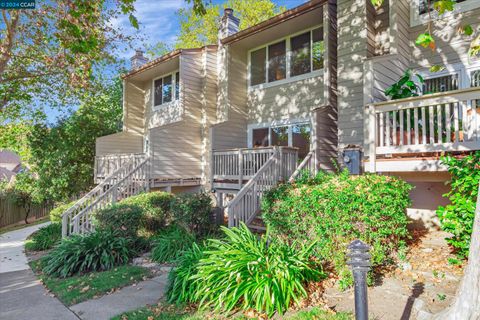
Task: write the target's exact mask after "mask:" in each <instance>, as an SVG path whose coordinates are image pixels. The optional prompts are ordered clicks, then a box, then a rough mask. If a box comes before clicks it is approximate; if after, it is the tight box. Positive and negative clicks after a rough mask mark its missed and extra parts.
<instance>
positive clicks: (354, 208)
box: [262, 171, 411, 287]
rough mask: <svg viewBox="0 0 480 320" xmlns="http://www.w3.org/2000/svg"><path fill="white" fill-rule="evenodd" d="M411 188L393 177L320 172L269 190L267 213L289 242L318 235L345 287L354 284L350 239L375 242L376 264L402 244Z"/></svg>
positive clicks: (323, 254)
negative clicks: (349, 259)
mask: <svg viewBox="0 0 480 320" xmlns="http://www.w3.org/2000/svg"><path fill="white" fill-rule="evenodd" d="M410 189H411V186H410V185H409V184H407V183H405V182H404V181H402V180H400V179H398V178H395V177H389V176H382V175H362V176H351V175H349V174H348V172H347V171H343V172H341V173H340V174H329V173H324V172H320V173H319V174H318V175H317V176H316V177H315V178H313V179H310V180H304V181H302V182H300V183H299V182H296V183H294V184H284V185H280V186H278V187H277V188H275V189H273V190H271V191H269V192H268V193H266V195H265V196H264V198H263V202H262V212H263V218H264V221H265V223H266V224H267V226H268V227H269V228H270V229H271V231H272V233H273V235H275V236H278V237H280V238H282V239H285V241H287V242H289V241H298V242H301V243H302V242H303V243H308V242H309V241H311V240H312V239H317V244H316V246H315V248H314V250H315V254H316V255H317V257H318V258H320V259H321V260H322V261H326V262H328V263H331V264H332V265H333V267H334V269H335V271H336V272H337V274H338V275H339V276H340V279H341V280H340V285H341V286H342V287H346V286H348V285H350V284H351V272H350V271H349V270H348V269H347V267H346V252H347V246H348V244H349V243H350V242H351V241H352V240H354V239H361V240H363V241H364V242H366V243H367V244H369V245H370V246H371V254H372V264H373V267H374V268H375V267H378V266H382V265H384V264H387V263H389V262H390V261H391V260H392V259H393V258H394V256H395V254H396V252H397V250H398V249H399V248H401V247H402V246H403V245H404V242H403V239H404V238H406V237H407V236H408V231H407V225H408V218H407V215H406V208H407V207H408V206H409V205H410V199H409V191H410Z"/></svg>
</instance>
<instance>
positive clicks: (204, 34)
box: [175, 0, 285, 49]
mask: <svg viewBox="0 0 480 320" xmlns="http://www.w3.org/2000/svg"><path fill="white" fill-rule="evenodd" d="M220 8H232V9H233V10H234V14H235V16H237V17H238V18H240V30H243V29H246V28H248V27H251V26H253V25H256V24H258V23H260V22H262V21H264V20H267V19H268V18H271V17H273V16H275V15H277V14H279V13H281V12H283V11H285V7H279V6H277V5H276V4H275V3H273V2H272V1H271V0H228V1H227V2H225V3H224V4H222V5H221V6H220V5H213V4H210V3H207V4H204V7H203V9H204V10H203V11H201V12H199V11H198V10H195V7H192V8H187V9H180V10H179V11H178V13H177V14H178V17H179V20H180V34H179V35H178V38H177V41H176V43H175V47H176V48H184V49H185V48H198V47H201V46H204V45H207V44H216V43H217V42H218V26H219V22H220V18H221V17H220Z"/></svg>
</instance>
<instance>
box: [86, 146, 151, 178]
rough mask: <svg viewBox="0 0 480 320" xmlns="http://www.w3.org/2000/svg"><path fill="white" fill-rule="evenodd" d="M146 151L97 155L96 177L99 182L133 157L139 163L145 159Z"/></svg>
mask: <svg viewBox="0 0 480 320" xmlns="http://www.w3.org/2000/svg"><path fill="white" fill-rule="evenodd" d="M145 157H146V155H145V154H144V153H123V154H109V155H104V156H96V157H95V165H94V169H93V170H94V179H95V183H98V182H100V181H102V180H103V179H105V178H106V177H108V176H110V175H111V174H112V173H113V172H115V171H117V170H118V169H119V168H121V167H122V166H123V165H124V164H126V163H128V162H129V161H130V160H132V159H133V161H134V163H135V164H139V163H140V162H142V161H143V160H145Z"/></svg>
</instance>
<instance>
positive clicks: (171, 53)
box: [122, 44, 217, 79]
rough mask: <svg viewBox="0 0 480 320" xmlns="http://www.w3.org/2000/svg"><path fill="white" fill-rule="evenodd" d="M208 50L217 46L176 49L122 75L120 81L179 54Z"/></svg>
mask: <svg viewBox="0 0 480 320" xmlns="http://www.w3.org/2000/svg"><path fill="white" fill-rule="evenodd" d="M208 48H217V45H216V44H215V45H213V44H212V45H206V46H203V47H200V48H191V49H176V50H173V51H170V52H169V53H167V54H164V55H163V56H161V57H158V58H156V59H153V60H152V61H149V62H147V63H145V64H144V65H142V66H140V67H138V68H136V69H133V70H131V71H130V72H128V73H126V74H124V75H122V79H126V78H128V77H130V76H133V75H134V74H137V73H140V72H143V71H145V70H148V69H151V68H153V67H155V66H156V65H158V64H160V63H162V62H165V61H168V60H171V59H174V58H176V57H178V56H179V55H180V54H182V53H183V52H201V51H203V50H205V49H208Z"/></svg>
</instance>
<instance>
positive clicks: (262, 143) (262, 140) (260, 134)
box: [252, 128, 268, 148]
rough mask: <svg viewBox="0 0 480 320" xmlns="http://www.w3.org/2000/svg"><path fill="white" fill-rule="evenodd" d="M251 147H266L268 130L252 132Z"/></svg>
mask: <svg viewBox="0 0 480 320" xmlns="http://www.w3.org/2000/svg"><path fill="white" fill-rule="evenodd" d="M252 140H253V143H252V145H253V147H254V148H258V147H268V128H260V129H253V130H252Z"/></svg>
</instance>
